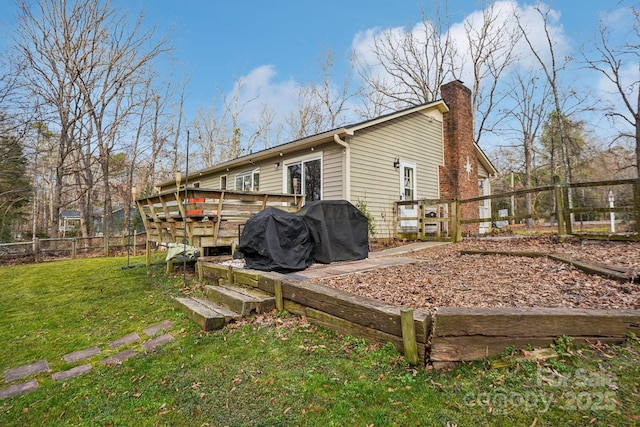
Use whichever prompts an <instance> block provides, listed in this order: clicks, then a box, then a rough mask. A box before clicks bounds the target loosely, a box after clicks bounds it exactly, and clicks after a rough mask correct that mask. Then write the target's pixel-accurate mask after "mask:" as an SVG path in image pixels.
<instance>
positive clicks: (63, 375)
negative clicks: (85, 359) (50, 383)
mask: <svg viewBox="0 0 640 427" xmlns="http://www.w3.org/2000/svg"><path fill="white" fill-rule="evenodd" d="M91 369H93V368H92V366H91V364H90V363H87V364H86V365H80V366H76V367H75V368H71V369H68V370H66V371H61V372H56V373H55V374H53V375H51V378H52V379H53V380H54V381H64V380H68V379H69V378H75V377H77V376H79V375H82V374H86V373H87V372H90V371H91Z"/></svg>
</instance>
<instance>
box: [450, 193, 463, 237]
mask: <svg viewBox="0 0 640 427" xmlns="http://www.w3.org/2000/svg"><path fill="white" fill-rule="evenodd" d="M452 203H453V208H454V210H455V215H454V216H453V221H451V228H452V229H453V230H451V236H452V237H453V241H454V242H461V241H462V223H461V221H462V205H461V203H460V198H459V197H458V198H456V200H454V201H453V202H452Z"/></svg>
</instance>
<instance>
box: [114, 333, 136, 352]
mask: <svg viewBox="0 0 640 427" xmlns="http://www.w3.org/2000/svg"><path fill="white" fill-rule="evenodd" d="M136 341H140V335H138V334H136V333H135V332H134V333H132V334H129V335H125V336H124V337H122V338H118V339H117V340H114V341H111V342H110V343H109V348H111V349H116V348H118V347H122V346H123V345H127V344H131V343H134V342H136Z"/></svg>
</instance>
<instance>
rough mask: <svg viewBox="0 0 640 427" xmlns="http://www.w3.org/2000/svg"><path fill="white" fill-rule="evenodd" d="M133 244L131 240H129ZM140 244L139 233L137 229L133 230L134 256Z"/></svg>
mask: <svg viewBox="0 0 640 427" xmlns="http://www.w3.org/2000/svg"><path fill="white" fill-rule="evenodd" d="M129 244H131V242H129ZM137 246H138V233H137V231H136V230H133V256H136V255H137V254H138V253H137V252H138V251H137V250H136V249H137Z"/></svg>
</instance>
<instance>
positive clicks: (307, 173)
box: [286, 159, 322, 202]
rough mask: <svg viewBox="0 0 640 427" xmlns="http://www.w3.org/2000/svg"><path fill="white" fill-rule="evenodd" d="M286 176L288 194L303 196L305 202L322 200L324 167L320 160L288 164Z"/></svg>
mask: <svg viewBox="0 0 640 427" xmlns="http://www.w3.org/2000/svg"><path fill="white" fill-rule="evenodd" d="M286 174H287V175H286V184H287V190H286V191H287V193H289V194H303V195H304V200H305V202H310V201H313V200H320V199H321V198H322V165H321V161H320V159H309V160H301V161H298V162H293V163H288V164H287V167H286Z"/></svg>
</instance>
